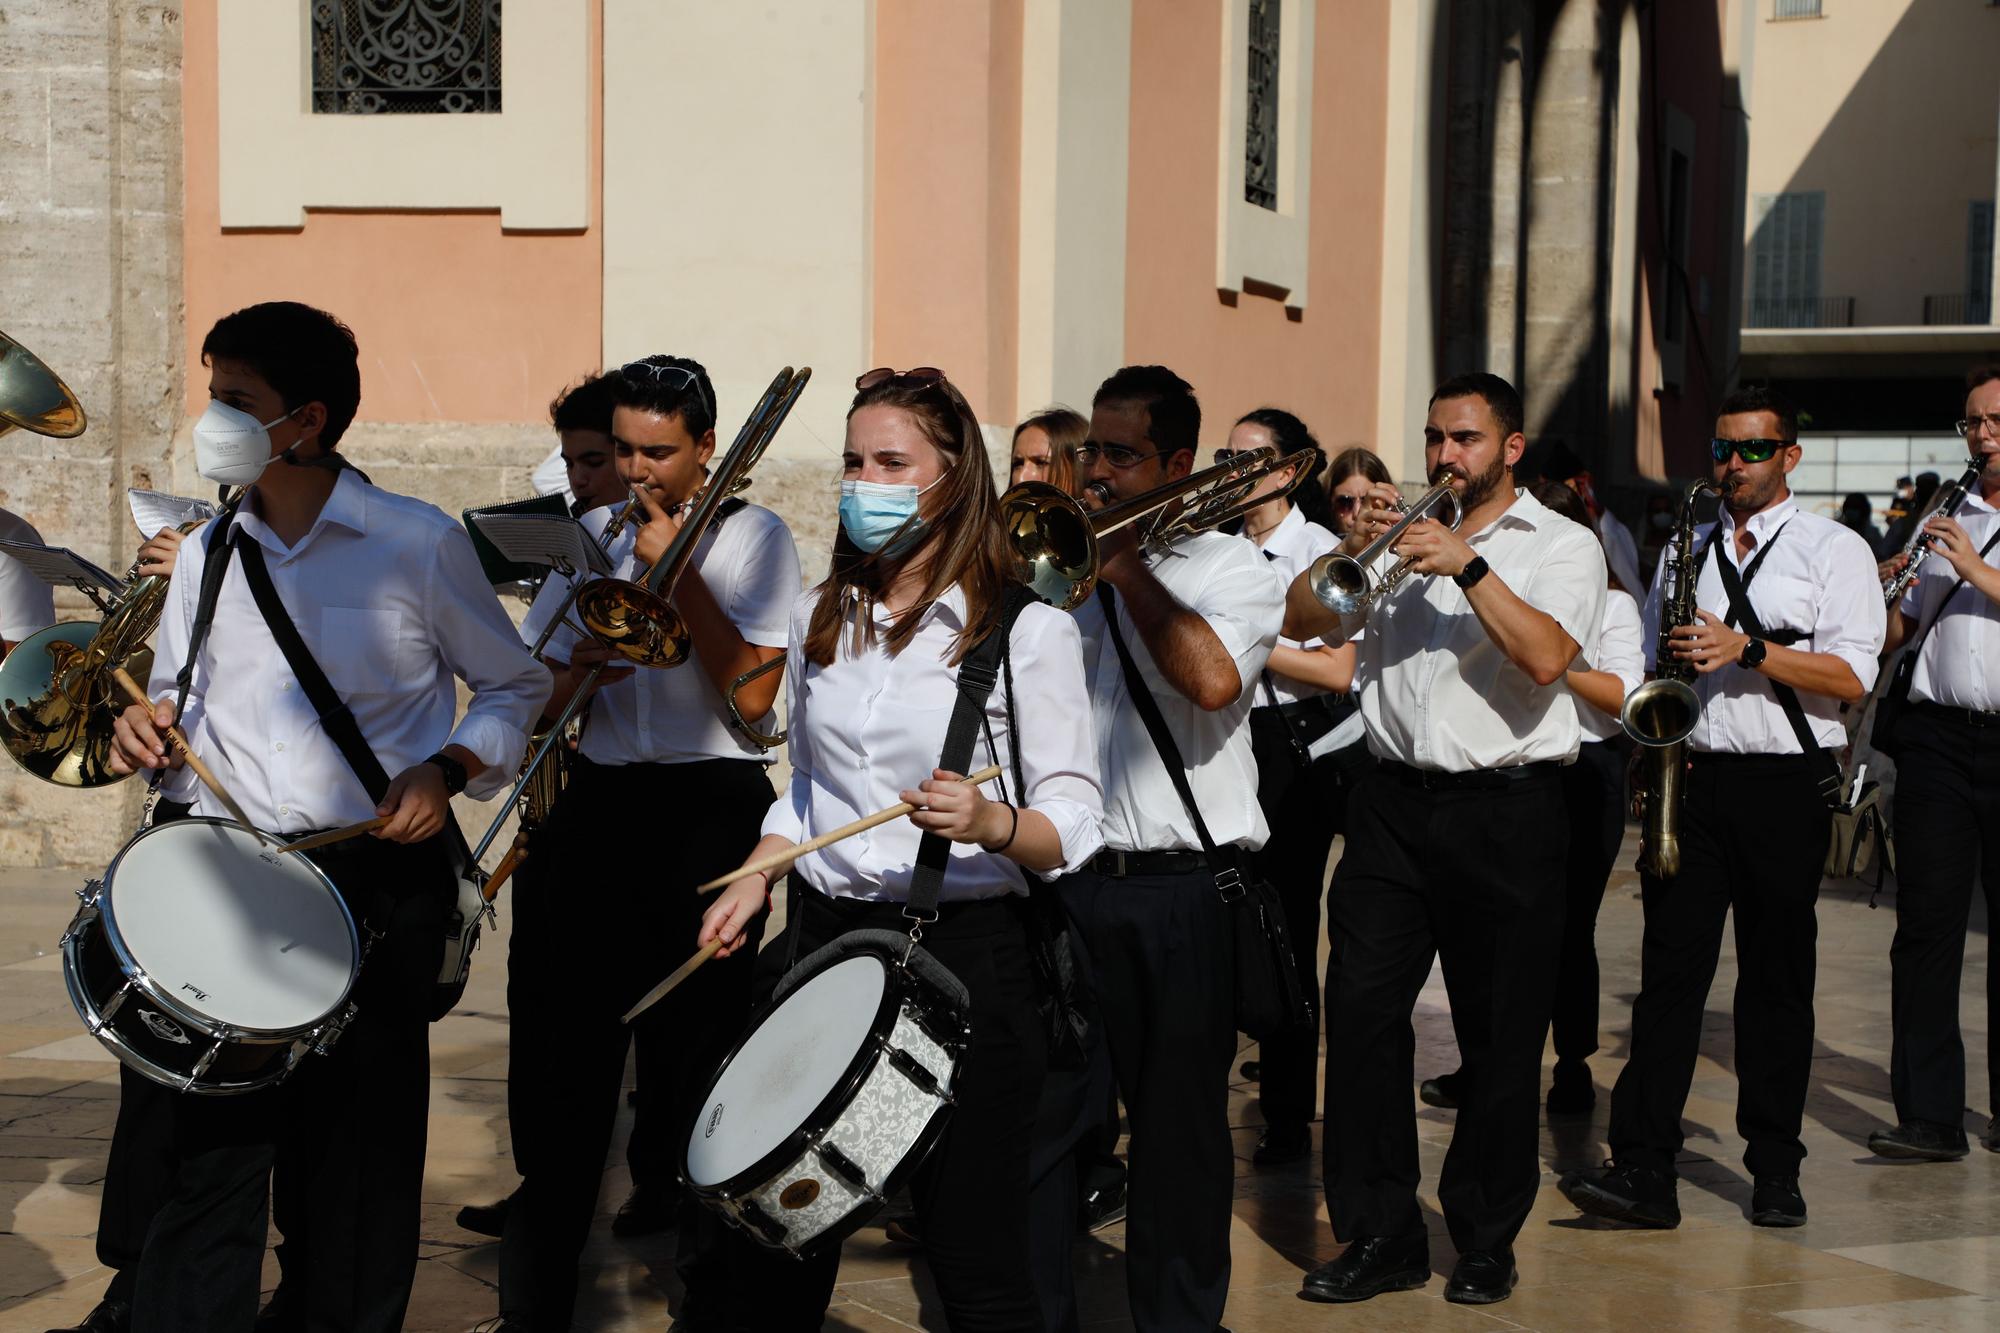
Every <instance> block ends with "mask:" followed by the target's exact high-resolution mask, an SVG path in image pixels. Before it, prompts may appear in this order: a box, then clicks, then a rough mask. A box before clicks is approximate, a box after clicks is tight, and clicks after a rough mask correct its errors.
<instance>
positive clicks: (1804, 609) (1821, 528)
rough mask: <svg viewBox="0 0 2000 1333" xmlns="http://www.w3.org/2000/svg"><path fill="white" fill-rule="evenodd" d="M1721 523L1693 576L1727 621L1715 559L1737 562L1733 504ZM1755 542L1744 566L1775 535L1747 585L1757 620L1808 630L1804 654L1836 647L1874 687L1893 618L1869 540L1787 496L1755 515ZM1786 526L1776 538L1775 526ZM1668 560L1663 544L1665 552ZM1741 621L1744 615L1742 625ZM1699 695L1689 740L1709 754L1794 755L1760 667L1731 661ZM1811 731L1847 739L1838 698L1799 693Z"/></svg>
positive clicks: (1655, 610)
mask: <svg viewBox="0 0 2000 1333" xmlns="http://www.w3.org/2000/svg"><path fill="white" fill-rule="evenodd" d="M1719 522H1720V523H1721V525H1722V535H1721V536H1720V538H1719V539H1718V540H1717V541H1716V543H1715V549H1714V550H1713V551H1711V552H1710V553H1709V555H1708V558H1707V559H1705V560H1703V561H1702V565H1701V578H1700V580H1699V581H1698V582H1697V583H1696V584H1695V605H1696V606H1697V607H1698V608H1699V609H1701V610H1703V611H1707V612H1708V613H1709V614H1711V615H1714V616H1716V617H1718V618H1720V619H1725V620H1726V619H1727V618H1728V614H1729V594H1728V592H1727V591H1726V590H1725V589H1724V587H1723V585H1722V571H1721V567H1720V566H1719V565H1718V564H1717V563H1716V562H1717V560H1718V559H1725V560H1728V561H1729V563H1730V564H1731V565H1732V566H1733V565H1735V564H1736V560H1735V533H1736V517H1735V515H1734V514H1732V513H1730V511H1729V509H1728V507H1727V506H1725V507H1724V508H1723V510H1722V514H1721V518H1720V519H1719ZM1715 526H1716V525H1715V524H1713V523H1705V524H1703V525H1702V526H1701V527H1700V528H1697V529H1696V530H1695V544H1694V549H1695V552H1696V554H1700V552H1701V549H1702V548H1703V547H1704V546H1706V545H1707V544H1708V538H1709V534H1710V533H1711V532H1713V531H1714V530H1715ZM1749 528H1750V537H1751V546H1750V554H1749V557H1748V558H1747V559H1746V560H1745V561H1744V562H1743V565H1742V568H1744V569H1748V568H1749V566H1750V562H1751V561H1754V560H1756V559H1757V557H1758V552H1759V551H1760V550H1761V549H1762V548H1763V547H1764V546H1765V544H1766V543H1769V542H1771V541H1773V540H1776V541H1777V545H1776V546H1774V547H1772V548H1771V554H1770V556H1769V558H1767V559H1765V560H1764V562H1763V564H1762V565H1761V566H1759V567H1758V571H1757V577H1756V578H1754V579H1753V580H1751V582H1750V586H1749V587H1748V588H1747V589H1746V590H1745V592H1746V595H1747V596H1748V597H1749V599H1750V604H1751V605H1752V606H1754V607H1755V608H1756V609H1757V619H1758V621H1759V622H1761V623H1762V624H1763V626H1764V628H1765V629H1766V630H1767V631H1771V632H1776V631H1778V630H1780V629H1790V630H1797V631H1802V632H1804V633H1805V635H1806V637H1804V638H1802V639H1800V640H1798V642H1796V643H1794V644H1792V645H1790V646H1791V647H1794V648H1797V649H1798V650H1799V651H1800V652H1807V653H1831V654H1833V655H1834V656H1835V657H1838V658H1839V659H1840V660H1841V661H1843V662H1845V663H1847V665H1848V666H1850V667H1852V668H1853V669H1854V674H1855V676H1856V677H1857V678H1858V679H1859V680H1860V681H1861V688H1862V690H1863V691H1864V692H1866V691H1868V690H1870V689H1872V688H1874V685H1875V671H1876V662H1875V655H1876V653H1878V652H1880V651H1881V649H1882V636H1883V632H1884V629H1885V627H1886V625H1887V617H1886V616H1885V614H1884V612H1883V606H1882V581H1881V580H1880V579H1878V578H1877V577H1876V576H1875V553H1874V552H1873V551H1872V550H1870V549H1869V547H1868V542H1867V539H1865V538H1864V537H1862V536H1861V535H1860V534H1859V533H1857V532H1855V531H1854V530H1853V529H1852V528H1847V527H1843V526H1842V525H1841V524H1839V523H1837V522H1835V521H1834V520H1833V519H1830V518H1825V517H1822V516H1821V515H1819V514H1814V513H1809V512H1807V511H1806V510H1803V509H1801V508H1799V505H1798V501H1797V500H1796V499H1794V498H1793V497H1792V496H1790V495H1787V496H1786V497H1785V498H1784V499H1782V500H1780V501H1779V502H1778V503H1777V504H1775V505H1772V506H1771V507H1770V508H1769V509H1766V510H1763V511H1761V512H1759V513H1756V514H1753V515H1751V516H1750V520H1749ZM1780 532H1782V533H1783V534H1784V536H1783V538H1782V539H1779V538H1778V536H1777V534H1779V533H1780ZM1660 561H1661V565H1662V568H1664V566H1665V563H1666V552H1665V551H1662V552H1661V554H1660ZM1660 576H1661V571H1660V570H1655V571H1654V574H1653V587H1652V591H1651V592H1649V593H1648V594H1647V595H1646V620H1645V633H1644V637H1643V644H1644V647H1645V652H1646V669H1647V670H1648V671H1652V670H1655V669H1656V666H1655V662H1654V656H1655V650H1656V649H1657V648H1658V646H1659V634H1660V596H1661V588H1660ZM1736 628H1737V629H1739V630H1740V629H1742V628H1743V626H1742V625H1741V623H1738V624H1737V626H1736ZM1693 684H1694V689H1695V693H1696V694H1697V695H1699V696H1700V698H1701V720H1700V721H1699V722H1697V723H1696V724H1695V729H1694V734H1693V735H1692V736H1690V737H1689V738H1688V741H1689V744H1690V745H1692V746H1693V747H1694V748H1695V749H1696V750H1698V751H1704V752H1707V753H1710V754H1797V753H1799V738H1798V735H1797V733H1796V732H1794V731H1793V730H1792V726H1791V723H1789V722H1787V721H1786V720H1785V710H1784V708H1783V706H1781V705H1780V704H1779V703H1778V697H1777V695H1775V694H1773V693H1772V692H1771V680H1770V678H1769V677H1767V676H1765V675H1764V674H1763V673H1761V672H1757V671H1745V670H1744V669H1743V668H1742V667H1740V666H1737V665H1736V664H1734V663H1731V664H1730V665H1728V666H1726V667H1723V668H1722V669H1721V670H1719V671H1712V672H1710V673H1709V674H1707V675H1705V676H1696V677H1695V678H1694V681H1693ZM1797 693H1798V696H1799V704H1800V706H1801V707H1803V708H1804V709H1805V714H1806V721H1807V723H1808V724H1809V725H1810V726H1811V728H1812V733H1813V738H1814V739H1815V740H1816V741H1817V742H1818V743H1819V745H1820V746H1821V747H1822V748H1824V747H1827V746H1842V745H1845V744H1846V743H1847V728H1846V725H1845V723H1844V722H1843V721H1842V720H1841V716H1840V701H1839V700H1838V699H1835V698H1833V697H1832V696H1830V695H1825V694H1813V693H1809V692H1807V691H1805V690H1800V691H1798V692H1797Z"/></svg>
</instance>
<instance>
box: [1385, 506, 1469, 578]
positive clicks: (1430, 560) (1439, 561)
mask: <svg viewBox="0 0 2000 1333" xmlns="http://www.w3.org/2000/svg"><path fill="white" fill-rule="evenodd" d="M1478 554H1479V553H1478V552H1477V551H1475V550H1473V549H1472V547H1471V545H1470V544H1468V543H1467V542H1466V540H1465V538H1463V537H1461V536H1459V535H1458V534H1457V533H1456V532H1453V531H1452V530H1451V529H1450V528H1448V527H1446V526H1445V525H1444V524H1442V523H1440V522H1438V521H1437V520H1436V519H1434V518H1423V519H1418V520H1417V521H1416V522H1415V523H1412V524H1410V526H1409V527H1408V528H1407V529H1405V530H1404V532H1403V536H1402V539H1401V540H1400V541H1398V542H1397V543H1396V555H1397V556H1398V557H1400V558H1402V559H1405V560H1408V561H1410V562H1411V564H1410V570H1411V572H1412V573H1417V574H1442V575H1444V576H1446V577H1447V578H1449V577H1451V576H1452V575H1455V574H1462V573H1464V572H1465V567H1466V566H1467V565H1469V564H1471V563H1472V562H1473V560H1474V559H1476V558H1477V557H1478Z"/></svg>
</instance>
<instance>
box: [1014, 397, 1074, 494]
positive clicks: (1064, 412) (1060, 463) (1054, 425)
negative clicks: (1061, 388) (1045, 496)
mask: <svg viewBox="0 0 2000 1333" xmlns="http://www.w3.org/2000/svg"><path fill="white" fill-rule="evenodd" d="M1089 434H1090V422H1088V421H1086V420H1085V419H1084V417H1083V414H1082V413H1080V412H1073V411H1071V410H1070V409H1069V408H1067V407H1062V406H1054V407H1045V408H1043V409H1042V410H1041V411H1039V412H1037V413H1035V414H1034V415H1033V416H1031V417H1028V418H1026V419H1024V420H1023V421H1022V422H1021V424H1020V425H1018V426H1016V427H1014V446H1013V461H1012V463H1011V464H1010V466H1009V467H1008V469H1007V481H1008V484H1009V485H1017V484H1019V483H1021V482H1024V481H1045V482H1047V483H1048V484H1049V485H1051V486H1053V487H1055V488H1056V489H1057V490H1059V491H1062V492H1063V493H1065V494H1067V493H1068V492H1069V491H1071V490H1072V489H1074V487H1073V484H1072V483H1073V481H1074V479H1075V477H1076V447H1077V446H1078V445H1079V444H1082V443H1083V442H1084V439H1085V438H1086V437H1087V436H1088V435H1089Z"/></svg>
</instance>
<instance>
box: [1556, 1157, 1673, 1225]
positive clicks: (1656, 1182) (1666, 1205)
mask: <svg viewBox="0 0 2000 1333" xmlns="http://www.w3.org/2000/svg"><path fill="white" fill-rule="evenodd" d="M1556 1188H1557V1189H1559V1190H1561V1191H1562V1196H1563V1197H1564V1198H1565V1199H1568V1200H1569V1201H1570V1202H1571V1203H1573V1204H1575V1205H1576V1206H1577V1207H1578V1208H1580V1209H1582V1210H1583V1211H1584V1212H1586V1213H1589V1214H1590V1215H1591V1216H1593V1217H1608V1218H1610V1219H1611V1220H1612V1221H1614V1222H1630V1223H1631V1224H1632V1225H1633V1226H1640V1227H1653V1228H1655V1229H1657V1230H1661V1231H1668V1230H1671V1229H1673V1228H1674V1227H1677V1226H1679V1225H1680V1224H1681V1205H1680V1198H1679V1193H1678V1189H1679V1186H1678V1184H1677V1183H1676V1182H1675V1180H1674V1178H1673V1177H1672V1176H1670V1175H1668V1174H1667V1173H1666V1172H1664V1171H1655V1170H1653V1169H1652V1168H1650V1167H1644V1166H1620V1165H1618V1163H1616V1162H1606V1163H1605V1164H1604V1169H1603V1170H1602V1171H1589V1172H1586V1171H1572V1172H1570V1173H1569V1174H1568V1175H1566V1176H1564V1177H1563V1178H1562V1180H1561V1182H1560V1183H1558V1184H1557V1186H1556Z"/></svg>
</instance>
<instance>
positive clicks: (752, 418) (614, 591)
mask: <svg viewBox="0 0 2000 1333" xmlns="http://www.w3.org/2000/svg"><path fill="white" fill-rule="evenodd" d="M811 378H812V370H811V368H810V367H808V368H806V369H802V370H798V371H794V370H793V369H792V368H791V367H790V366H786V367H785V368H784V369H783V370H781V371H779V372H778V374H777V376H776V377H775V378H773V379H772V381H771V384H770V387H769V388H767V389H765V390H764V396H763V397H762V398H759V399H758V400H757V405H756V406H755V407H754V408H752V409H751V411H750V415H749V417H748V418H747V419H745V421H744V422H743V428H742V429H741V430H740V431H738V432H737V434H736V441H735V443H733V444H731V445H730V446H729V452H728V453H727V454H726V455H724V457H723V459H722V462H721V463H720V464H718V465H717V466H716V468H715V470H714V472H713V473H711V474H710V476H709V479H708V481H707V482H706V483H705V484H704V485H703V486H702V488H701V490H700V492H699V493H698V494H697V496H696V498H695V501H694V505H693V508H692V509H690V510H689V512H688V516H687V518H686V519H684V520H683V521H682V523H681V528H680V531H679V532H677V533H676V534H674V539H673V541H672V543H670V544H669V545H668V547H667V549H666V551H665V552H664V553H663V554H662V555H661V556H660V560H659V563H657V564H655V565H654V566H653V567H652V568H651V569H650V570H648V571H647V572H646V574H645V575H644V576H642V577H641V578H638V579H631V580H628V579H613V578H599V579H591V580H589V581H588V582H583V581H578V582H577V583H575V584H573V585H572V586H571V588H570V591H569V595H568V596H567V597H565V598H564V599H563V603H562V605H561V606H560V607H559V608H557V610H556V613H555V614H554V615H553V616H551V617H550V619H549V625H548V628H547V629H544V630H543V631H542V634H541V637H540V638H538V639H537V640H536V642H535V646H534V648H533V650H532V651H533V653H534V654H535V655H536V656H538V657H539V656H540V655H541V652H542V650H543V649H544V648H546V647H547V646H548V642H549V639H550V638H551V637H553V636H554V634H555V630H556V626H558V625H559V624H561V623H563V621H564V620H565V618H566V617H567V616H568V614H569V612H570V610H571V608H572V607H574V608H575V609H576V612H577V615H578V616H579V617H580V618H581V619H582V621H583V624H582V629H583V631H584V632H585V633H586V634H587V635H589V636H590V637H591V638H594V639H596V640H597V641H598V642H600V643H602V644H604V645H605V646H606V647H607V648H610V649H611V650H612V651H613V652H615V653H617V654H619V655H620V656H621V657H624V658H625V659H626V660H627V661H630V662H633V663H636V664H637V665H639V666H648V667H675V666H679V665H680V664H681V663H682V662H685V661H686V660H687V657H688V652H689V651H690V648H691V645H692V640H691V639H690V637H689V635H688V631H687V626H686V625H685V624H683V623H682V621H681V617H680V613H679V612H678V611H675V610H674V609H673V606H672V605H671V603H670V601H669V599H670V598H671V597H672V596H673V591H674V586H675V585H676V584H677V583H679V582H680V578H681V575H683V574H685V573H686V572H687V569H688V566H689V565H690V564H691V563H692V562H693V560H694V550H695V547H696V545H697V544H699V543H700V541H701V539H702V537H703V536H705V535H706V534H707V532H708V529H709V527H710V526H711V525H712V524H713V523H714V522H715V519H716V516H717V513H718V511H719V510H720V509H721V508H722V503H723V501H725V500H727V499H729V498H730V497H731V496H733V495H735V494H736V493H737V492H738V491H740V490H742V489H743V488H744V487H746V486H748V485H749V484H750V469H751V468H752V467H753V466H754V465H755V464H756V462H757V460H758V459H760V458H762V457H763V455H764V450H765V449H767V448H769V447H770V444H771V440H772V438H773V437H774V436H776V435H777V433H778V427H779V426H781V425H783V424H784V421H785V417H786V416H787V415H789V414H790V412H791V410H792V404H793V403H795V402H797V401H798V397H799V394H800V393H801V392H803V391H804V389H805V387H806V381H807V380H809V379H811ZM638 507H639V500H638V497H637V496H636V495H635V496H634V497H633V498H632V499H631V500H630V501H629V502H628V503H627V504H626V506H625V508H624V509H622V510H620V511H619V512H618V514H617V515H616V516H615V517H614V518H613V520H612V522H613V523H614V524H616V525H618V526H619V527H622V526H623V525H624V523H625V522H627V521H628V520H629V519H630V518H631V516H632V513H633V511H634V510H635V509H637V508H638ZM605 533H606V537H607V539H608V538H609V537H610V536H612V535H614V532H613V529H612V527H611V526H609V525H607V526H606V529H605ZM606 665H607V664H606V663H604V662H599V663H598V664H597V665H596V666H594V667H592V668H591V669H590V671H589V673H588V674H586V675H585V676H584V678H583V679H582V680H581V681H579V682H578V683H577V687H576V691H575V692H574V693H573V694H571V695H570V697H569V702H568V703H566V704H564V705H563V710H562V713H561V714H560V715H559V716H557V718H556V719H555V721H554V722H552V723H551V724H550V725H549V728H548V730H546V731H543V732H540V733H538V742H537V744H536V745H535V747H534V749H533V750H532V752H531V753H530V754H529V756H528V761H527V763H526V764H524V765H523V766H522V768H521V775H520V776H519V777H517V778H516V779H515V780H514V787H513V790H511V791H509V792H508V793H507V798H506V799H505V800H504V801H502V802H501V803H500V813H499V814H498V815H497V816H495V817H494V820H493V822H492V823H491V824H489V825H488V826H487V828H486V833H485V835H484V836H483V837H481V838H480V839H479V845H478V846H477V847H475V848H473V850H472V858H471V863H472V864H473V865H474V866H477V865H478V864H479V862H480V860H481V858H483V857H484V856H485V855H486V853H487V851H488V850H489V849H490V848H491V847H492V846H493V842H494V839H496V838H498V837H499V836H500V827H501V825H503V824H505V823H506V822H507V817H508V815H510V814H512V813H513V810H514V803H515V802H516V801H518V800H519V799H520V797H521V793H522V791H524V790H525V789H526V788H527V786H528V784H529V783H530V782H532V781H533V780H534V777H535V772H536V770H537V769H539V768H540V767H541V766H542V764H543V762H544V761H545V760H547V758H548V756H549V754H550V753H551V752H552V751H553V750H554V749H555V747H556V746H557V745H558V744H560V743H561V742H562V736H563V730H564V728H566V727H567V726H568V725H569V721H570V719H571V718H572V717H575V716H576V713H577V710H578V709H580V708H581V707H582V706H583V702H584V700H586V699H588V698H589V697H590V687H591V686H592V685H594V684H596V683H597V677H598V676H599V675H600V674H601V673H602V672H603V670H604V668H605V666H606ZM525 855H526V843H525V838H524V837H521V836H517V837H516V838H515V840H514V846H513V847H512V848H511V849H510V850H509V851H508V853H507V856H506V858H505V859H504V860H503V861H502V862H501V863H500V865H499V866H497V867H496V868H495V869H494V872H493V875H492V877H491V878H490V879H488V880H487V882H486V886H485V894H486V900H487V901H488V902H491V901H493V897H494V895H495V894H497V893H499V891H500V886H501V884H502V883H504V882H505V881H506V879H507V876H509V875H511V874H512V873H513V871H514V867H516V866H518V865H519V864H520V863H521V858H522V857H523V856H525Z"/></svg>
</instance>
